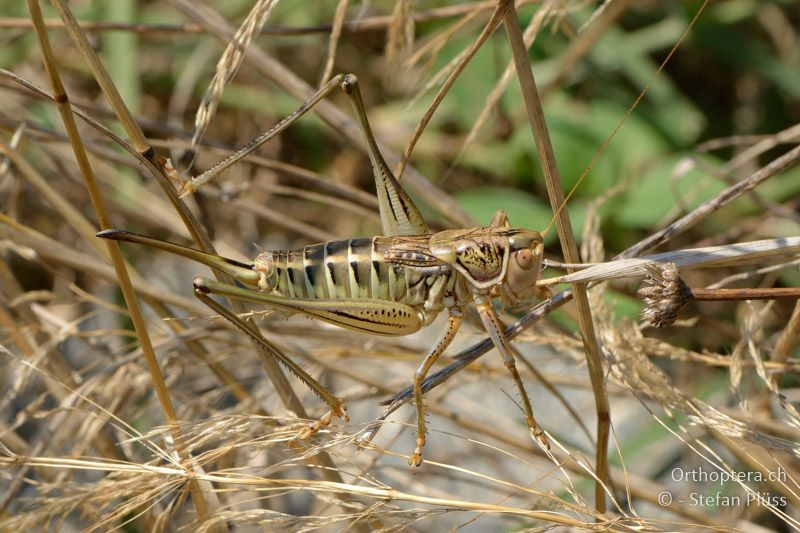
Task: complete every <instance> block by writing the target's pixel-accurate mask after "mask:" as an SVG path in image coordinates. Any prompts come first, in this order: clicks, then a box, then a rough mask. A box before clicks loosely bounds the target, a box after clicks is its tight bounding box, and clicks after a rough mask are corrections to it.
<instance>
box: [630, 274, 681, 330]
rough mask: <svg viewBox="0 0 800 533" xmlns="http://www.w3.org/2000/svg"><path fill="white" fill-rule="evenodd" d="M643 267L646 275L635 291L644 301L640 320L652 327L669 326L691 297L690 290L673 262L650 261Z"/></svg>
mask: <svg viewBox="0 0 800 533" xmlns="http://www.w3.org/2000/svg"><path fill="white" fill-rule="evenodd" d="M645 268H646V269H647V272H648V275H647V276H646V277H645V278H644V280H643V281H642V285H641V287H639V290H638V291H637V292H636V294H637V295H638V296H639V298H641V299H642V301H643V302H644V309H642V315H641V316H642V320H643V321H644V322H645V323H647V324H649V325H651V326H653V327H654V328H663V327H665V326H669V325H671V324H672V323H673V322H675V319H676V318H677V317H678V311H680V309H681V307H683V306H684V305H686V302H688V301H689V300H691V299H692V290H691V289H690V288H689V287H688V286H687V285H686V283H684V282H683V280H682V279H681V276H680V272H679V271H678V266H677V265H676V264H675V263H652V264H649V265H646V266H645Z"/></svg>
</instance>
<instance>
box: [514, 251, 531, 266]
mask: <svg viewBox="0 0 800 533" xmlns="http://www.w3.org/2000/svg"><path fill="white" fill-rule="evenodd" d="M514 260H515V261H516V262H517V266H518V267H520V268H521V269H522V270H530V268H531V267H532V266H533V252H531V251H530V250H529V249H527V248H526V249H524V250H519V251H518V252H516V253H515V254H514Z"/></svg>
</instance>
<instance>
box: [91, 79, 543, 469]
mask: <svg viewBox="0 0 800 533" xmlns="http://www.w3.org/2000/svg"><path fill="white" fill-rule="evenodd" d="M337 86H338V87H341V88H342V89H343V90H344V91H345V93H347V94H348V95H349V96H350V100H351V103H352V105H353V109H354V110H355V113H356V115H357V116H358V119H359V123H360V125H361V128H362V130H363V133H364V135H365V137H366V140H367V144H368V151H369V157H370V160H371V163H372V167H373V173H374V177H375V182H376V186H377V191H378V200H379V209H380V216H381V223H382V227H383V235H382V236H377V237H368V238H355V239H347V240H341V241H330V242H325V243H320V244H313V245H310V246H306V247H304V248H300V249H294V250H274V251H267V252H264V253H262V254H260V255H258V257H256V258H255V259H254V260H253V261H252V262H240V261H236V260H232V259H227V258H224V257H220V256H216V255H211V254H207V253H204V252H201V251H198V250H194V249H191V248H187V247H183V246H180V245H177V244H172V243H169V242H165V241H160V240H157V239H153V238H150V237H145V236H142V235H136V234H133V233H129V232H125V231H121V230H107V231H103V232H100V233H99V234H98V236H99V237H103V238H107V239H116V240H122V241H129V242H136V243H140V244H145V245H149V246H153V247H156V248H160V249H163V250H166V251H169V252H172V253H176V254H179V255H182V256H185V257H188V258H190V259H193V260H195V261H198V262H200V263H203V264H205V265H208V266H210V267H211V268H214V269H217V270H219V271H222V272H225V273H227V274H228V275H230V276H232V277H233V278H234V279H235V280H236V281H237V282H239V283H240V284H241V285H243V287H242V286H236V285H231V284H226V283H220V282H217V281H213V280H210V279H207V278H196V279H195V280H194V290H195V294H196V295H197V296H198V298H200V299H201V300H202V301H203V302H204V303H206V304H207V305H209V306H211V307H212V308H213V309H214V310H215V311H217V312H219V313H221V314H223V316H225V317H226V318H228V319H229V320H231V321H232V322H233V323H234V324H235V325H236V326H237V327H238V328H239V329H241V330H242V331H243V332H245V333H247V334H249V335H252V334H251V333H249V329H248V327H247V326H246V325H245V324H244V323H243V322H242V321H241V319H240V318H239V317H237V316H236V315H234V314H233V313H231V312H230V311H227V310H226V309H225V308H224V307H222V306H221V305H220V304H218V303H216V302H215V301H214V300H212V299H211V298H210V297H209V296H208V295H209V294H214V295H220V296H227V297H232V298H237V299H240V300H246V301H249V302H254V303H259V304H264V305H266V306H269V307H270V308H273V309H276V310H280V311H284V312H288V313H301V314H304V315H306V316H309V317H312V318H315V319H318V320H322V321H324V322H328V323H330V324H334V325H336V326H340V327H343V328H348V329H351V330H355V331H360V332H367V333H373V334H376V335H392V336H402V335H409V334H411V333H414V332H416V331H418V330H419V329H421V328H422V327H424V326H427V325H428V324H430V323H431V322H432V321H433V320H434V319H435V318H436V316H437V315H438V314H439V313H440V312H442V311H446V312H447V314H448V320H447V325H446V326H445V328H444V330H443V331H442V332H441V334H440V335H439V338H438V339H437V341H436V342H435V343H434V345H433V346H432V347H431V348H430V349H429V350H428V352H427V354H426V355H425V358H424V359H423V361H422V363H421V364H420V365H419V367H418V368H417V371H416V372H415V373H414V397H415V402H416V409H417V438H416V448H415V449H414V452H413V453H412V455H411V456H410V458H409V460H408V462H409V464H410V465H411V466H412V467H414V466H419V465H421V464H422V450H423V447H424V446H425V435H426V426H425V407H424V403H423V398H422V383H423V381H424V380H425V378H426V376H427V374H428V371H429V370H430V368H431V367H432V366H433V364H434V363H435V362H436V360H437V359H438V358H439V356H440V355H441V354H442V353H443V352H444V351H445V350H446V348H447V346H448V345H449V344H450V342H451V341H452V340H453V338H454V337H455V335H456V333H457V331H458V329H459V326H460V324H461V322H462V316H463V311H464V308H465V307H467V306H468V305H471V304H475V306H476V308H477V311H478V314H479V316H480V319H481V322H482V323H483V326H484V328H485V329H486V332H487V333H488V334H489V337H490V338H491V339H492V342H493V343H494V346H495V347H496V348H497V350H498V351H499V352H500V354H501V355H502V357H503V362H504V364H505V366H506V368H508V370H509V372H510V373H511V375H512V377H513V379H514V382H515V384H516V386H517V388H518V389H519V392H520V396H521V398H522V402H523V408H524V412H525V421H526V423H527V425H528V427H529V428H530V430H531V432H532V434H533V435H534V436H535V437H536V439H537V440H538V441H539V442H540V443H541V444H543V445H547V439H546V437H545V436H544V433H543V432H542V430H541V429H540V428H539V427H538V425H537V424H536V420H535V419H534V416H533V409H532V407H531V403H530V400H529V399H528V396H527V394H526V392H525V387H524V385H523V382H522V379H521V378H520V375H519V372H518V371H517V368H516V365H515V362H514V356H513V354H512V352H511V349H510V347H509V344H508V340H507V339H506V338H505V336H504V334H503V326H502V324H501V322H500V320H499V319H498V317H497V314H496V312H495V309H494V307H493V304H492V299H493V298H499V299H500V300H501V302H502V304H503V305H504V306H510V307H519V306H522V305H525V304H529V303H530V302H531V301H532V300H533V299H534V298H535V296H536V294H537V293H538V289H537V284H536V282H537V280H538V279H539V272H540V268H541V261H542V251H543V244H542V236H541V234H540V233H539V232H537V231H533V230H529V229H520V228H512V227H511V226H510V224H509V221H508V219H507V217H506V215H505V213H504V212H503V211H497V213H496V214H495V216H494V218H493V220H492V222H491V224H490V225H489V226H486V227H476V228H468V229H453V230H447V231H441V232H439V233H431V232H430V230H429V229H428V225H427V224H426V222H425V220H424V219H423V218H422V215H421V214H420V212H419V209H418V208H417V207H416V206H415V205H414V203H413V202H412V201H411V198H410V197H409V196H408V194H407V193H406V192H405V191H404V190H403V188H402V186H401V185H400V183H399V181H398V180H397V178H396V177H395V176H394V175H393V174H392V172H391V170H390V169H389V167H388V165H387V163H386V161H385V160H384V158H383V156H382V155H381V153H380V150H379V149H378V145H377V142H376V141H375V139H374V137H373V135H372V132H371V128H370V125H369V121H368V119H367V115H366V111H365V108H364V104H363V101H362V99H361V94H360V91H359V89H358V82H357V80H356V78H355V76H353V75H351V74H347V75H339V76H337V77H335V78H334V79H332V80H331V81H330V82H329V83H328V84H326V86H325V87H323V89H321V90H320V91H318V93H317V94H316V95H315V97H314V98H312V99H311V100H309V101H308V102H306V103H305V104H304V105H303V106H302V107H301V108H300V109H298V111H296V112H295V113H293V114H292V115H290V116H289V117H287V118H286V119H284V120H282V121H281V122H280V123H279V124H278V125H276V126H275V127H274V128H273V129H271V130H270V131H268V132H267V133H266V134H264V135H263V136H262V137H260V138H259V139H258V141H257V142H258V144H260V143H261V142H265V141H266V140H268V139H269V138H271V137H273V136H274V135H275V134H276V133H278V132H279V131H281V130H282V129H284V128H285V127H286V125H287V124H288V123H290V122H291V121H293V120H295V119H296V118H297V117H298V116H300V115H302V114H303V113H305V112H306V111H307V110H308V109H309V108H310V107H311V106H312V105H313V104H314V103H315V102H317V101H319V100H320V99H321V98H322V97H323V96H324V95H325V94H327V92H329V91H330V90H331V89H333V88H335V87H337ZM326 91H327V92H326ZM254 145H255V142H254V143H251V144H250V145H248V146H247V147H245V148H244V149H243V150H241V151H240V152H237V154H234V156H231V157H230V158H228V159H226V160H225V161H223V162H222V163H220V164H219V165H217V166H216V167H214V168H215V169H216V168H218V167H223V166H227V165H229V164H231V163H232V162H234V161H236V160H238V159H240V158H241V157H243V155H244V154H246V153H249V151H252V148H253V146H254ZM280 361H281V362H282V363H283V364H285V365H286V366H287V367H289V369H290V370H291V371H293V372H294V373H295V374H296V375H297V376H298V377H299V378H300V379H301V380H302V381H304V382H305V383H306V385H308V386H309V387H310V388H311V389H312V390H313V391H314V392H315V393H316V394H317V395H319V396H320V398H322V399H323V400H324V401H325V402H326V403H327V404H328V406H329V407H330V411H329V412H328V413H327V414H326V415H325V416H323V417H322V418H320V420H318V421H317V422H316V423H314V424H312V425H311V426H309V427H308V428H307V429H306V430H305V431H303V432H302V433H301V435H300V437H301V438H305V437H307V436H309V435H311V434H312V433H314V432H315V431H316V430H318V429H319V428H320V427H322V426H324V425H326V424H328V423H329V422H330V420H331V419H332V417H334V416H338V417H341V418H344V419H346V414H345V408H344V403H343V402H342V400H341V399H339V398H337V397H336V396H334V395H333V394H332V393H331V392H330V391H328V390H327V389H326V388H325V387H324V386H323V385H322V384H320V383H319V382H318V381H317V380H315V379H314V378H312V377H311V376H310V375H308V374H307V373H306V372H305V371H304V370H303V369H302V368H301V367H299V366H298V365H297V364H296V363H294V362H293V361H292V360H291V359H289V358H288V357H285V356H283V357H280Z"/></svg>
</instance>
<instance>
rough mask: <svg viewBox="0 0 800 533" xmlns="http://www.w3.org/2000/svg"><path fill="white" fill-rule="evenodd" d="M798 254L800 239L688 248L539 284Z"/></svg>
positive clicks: (584, 280)
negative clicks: (670, 265)
mask: <svg viewBox="0 0 800 533" xmlns="http://www.w3.org/2000/svg"><path fill="white" fill-rule="evenodd" d="M798 253H800V237H783V238H780V239H765V240H760V241H750V242H743V243H737V244H726V245H722V246H708V247H703V248H689V249H687V250H676V251H674V252H665V253H661V254H653V255H645V256H643V257H634V258H630V259H619V260H617V261H609V262H607V263H599V264H597V265H593V266H590V267H588V268H585V269H583V270H580V271H578V272H574V273H572V274H567V275H565V276H558V277H556V278H549V279H546V280H542V281H541V282H540V284H541V285H552V284H554V283H576V282H580V283H588V282H592V281H593V282H596V281H606V280H610V279H617V278H628V277H635V276H643V275H645V274H647V265H650V264H653V263H675V264H676V265H677V266H679V267H682V268H709V267H721V266H730V265H741V264H746V263H752V262H755V261H761V260H763V259H768V258H775V257H782V256H787V255H793V254H798Z"/></svg>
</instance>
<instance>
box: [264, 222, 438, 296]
mask: <svg viewBox="0 0 800 533" xmlns="http://www.w3.org/2000/svg"><path fill="white" fill-rule="evenodd" d="M391 243H392V238H391V237H373V238H360V239H349V240H344V241H330V242H326V243H320V244H313V245H310V246H306V247H305V248H302V249H295V250H276V251H272V252H265V253H264V254H261V255H260V256H259V257H258V258H257V259H256V264H257V265H258V264H260V265H263V268H264V270H266V271H267V272H269V274H268V278H267V281H268V283H267V286H266V287H263V288H264V289H265V290H267V291H269V292H273V293H275V294H279V295H281V296H286V297H289V298H312V299H340V298H362V299H373V300H388V301H393V302H402V303H405V304H407V305H411V306H417V305H422V304H425V303H426V302H427V305H426V307H428V308H430V307H431V306H434V307H440V306H439V305H436V304H440V303H441V296H439V295H438V294H436V295H434V294H432V293H431V287H435V286H438V287H442V285H443V284H448V283H447V282H448V281H450V277H451V276H452V272H450V271H448V272H444V273H441V274H423V273H421V272H419V271H415V269H413V268H407V267H405V266H403V265H397V264H389V263H387V262H386V260H385V254H386V250H387V248H388V247H389V246H390V245H391ZM451 284H452V283H450V284H448V285H451ZM429 296H432V297H433V298H434V299H436V300H439V301H437V302H434V301H429Z"/></svg>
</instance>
